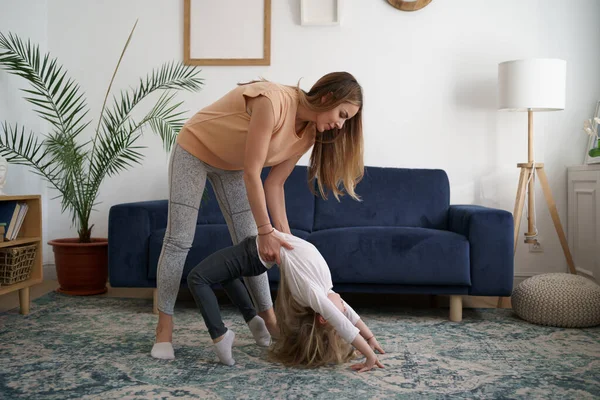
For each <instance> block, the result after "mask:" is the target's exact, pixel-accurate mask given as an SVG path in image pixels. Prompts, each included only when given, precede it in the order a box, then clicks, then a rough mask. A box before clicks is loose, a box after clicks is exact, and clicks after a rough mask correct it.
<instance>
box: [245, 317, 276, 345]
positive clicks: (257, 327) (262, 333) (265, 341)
mask: <svg viewBox="0 0 600 400" xmlns="http://www.w3.org/2000/svg"><path fill="white" fill-rule="evenodd" d="M248 327H249V328H250V332H252V336H254V340H255V341H256V344H257V345H259V346H262V347H269V345H270V344H271V334H270V333H269V330H268V329H267V325H265V320H264V319H262V318H261V317H259V316H258V315H257V316H256V317H254V318H252V319H251V320H250V322H248Z"/></svg>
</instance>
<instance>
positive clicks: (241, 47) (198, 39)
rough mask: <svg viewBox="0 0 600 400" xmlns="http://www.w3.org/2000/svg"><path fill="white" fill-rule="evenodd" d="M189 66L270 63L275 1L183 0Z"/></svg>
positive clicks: (185, 62) (184, 46) (184, 55)
mask: <svg viewBox="0 0 600 400" xmlns="http://www.w3.org/2000/svg"><path fill="white" fill-rule="evenodd" d="M183 13H184V17H183V59H184V64H186V65H270V64H271V0H243V1H239V0H219V1H214V0H183Z"/></svg>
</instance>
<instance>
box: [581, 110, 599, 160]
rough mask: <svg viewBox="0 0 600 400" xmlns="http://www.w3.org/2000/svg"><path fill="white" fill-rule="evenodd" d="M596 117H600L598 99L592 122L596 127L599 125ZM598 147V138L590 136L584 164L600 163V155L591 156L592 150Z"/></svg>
mask: <svg viewBox="0 0 600 400" xmlns="http://www.w3.org/2000/svg"><path fill="white" fill-rule="evenodd" d="M594 118H600V101H598V102H597V103H596V111H595V112H594V116H593V117H592V124H594V126H595V127H596V128H598V125H597V124H596V122H595V121H594ZM597 147H598V139H597V138H595V137H593V136H590V137H589V138H588V144H587V146H586V148H585V158H584V162H583V163H584V164H600V157H590V154H589V153H590V150H592V149H594V148H597Z"/></svg>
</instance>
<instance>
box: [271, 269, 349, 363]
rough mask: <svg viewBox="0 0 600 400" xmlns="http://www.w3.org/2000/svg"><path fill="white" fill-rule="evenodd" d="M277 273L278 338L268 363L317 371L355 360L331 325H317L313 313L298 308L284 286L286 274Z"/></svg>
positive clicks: (308, 308) (283, 272) (347, 344)
mask: <svg viewBox="0 0 600 400" xmlns="http://www.w3.org/2000/svg"><path fill="white" fill-rule="evenodd" d="M279 271H280V273H281V278H280V280H279V290H278V291H277V299H276V300H275V316H276V317H277V324H278V325H279V329H280V332H281V334H280V337H279V339H277V340H276V341H275V343H274V344H273V345H272V346H271V347H270V349H269V353H268V357H269V359H270V360H271V361H275V362H279V363H281V364H283V365H285V366H288V367H294V366H295V367H305V368H316V367H320V366H324V365H331V364H342V363H345V362H348V361H350V360H351V359H353V358H355V352H354V348H353V347H352V345H350V344H349V343H347V342H346V341H345V340H344V339H342V338H341V337H340V336H339V335H338V333H337V332H336V330H335V329H334V328H333V327H332V326H331V325H330V324H325V325H322V324H320V323H319V321H318V320H317V318H318V314H317V313H316V312H315V311H314V310H312V309H311V308H310V307H303V306H301V305H300V304H298V302H297V301H296V300H295V299H294V297H293V296H292V294H291V293H290V290H289V287H288V285H287V283H286V279H285V270H284V269H280V270H279Z"/></svg>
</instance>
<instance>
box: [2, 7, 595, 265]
mask: <svg viewBox="0 0 600 400" xmlns="http://www.w3.org/2000/svg"><path fill="white" fill-rule="evenodd" d="M299 3H300V0H287V1H283V0H275V1H273V8H272V61H271V65H270V66H266V67H221V66H219V67H202V69H203V72H202V76H203V77H204V78H205V79H206V86H205V88H204V90H203V91H201V92H200V93H197V94H187V93H186V94H182V95H180V98H181V99H182V100H184V101H185V107H186V109H187V110H189V112H188V115H190V116H191V115H192V113H193V112H195V111H196V110H198V109H199V108H201V107H203V106H205V105H207V104H209V103H211V102H212V101H214V100H216V99H217V98H218V97H219V96H220V95H222V94H223V93H225V92H226V91H228V90H230V89H231V88H233V87H234V85H235V84H236V83H237V82H240V81H245V80H250V79H254V78H256V77H259V76H264V77H265V78H268V79H271V80H274V81H278V82H281V83H287V84H295V83H296V82H297V81H298V79H300V78H302V83H301V85H302V86H303V87H304V88H305V89H308V88H309V87H310V86H311V85H312V84H313V83H314V81H315V80H316V79H318V78H319V77H320V76H321V75H323V74H325V73H327V72H330V71H335V70H347V71H350V72H352V73H353V74H354V75H355V76H356V77H357V79H358V80H359V82H361V84H362V85H363V87H364V91H365V122H364V124H365V125H364V128H365V146H366V149H365V163H366V165H377V166H395V167H419V168H421V167H423V168H443V169H445V170H446V171H447V172H448V175H449V177H450V182H451V192H452V198H451V200H452V203H453V204H457V203H463V204H464V203H468V204H481V205H486V206H491V207H497V208H502V209H506V210H509V211H511V212H512V210H513V207H514V198H515V192H516V186H517V181H518V174H519V171H518V169H517V168H516V164H517V163H519V162H525V161H527V134H526V132H527V116H526V114H525V113H505V112H498V111H497V110H496V108H495V107H496V76H497V64H498V63H499V62H502V61H506V60H511V59H519V58H529V57H557V58H563V59H565V60H567V87H568V92H567V105H566V109H565V110H564V111H561V112H554V113H538V114H535V131H536V135H535V138H536V143H535V150H536V161H538V162H544V163H545V165H546V170H547V173H548V176H549V179H550V185H551V187H552V190H553V192H554V196H555V199H556V203H557V205H558V208H559V212H560V216H561V219H562V221H563V224H564V226H565V228H566V208H567V204H566V199H567V196H566V167H567V166H568V165H573V164H580V163H581V162H582V160H583V154H584V150H585V145H586V143H587V137H586V135H585V134H584V133H583V132H582V130H581V126H582V124H583V120H584V119H585V118H588V117H589V116H590V115H591V114H592V113H593V110H594V107H595V102H596V101H597V100H598V99H600V73H599V72H598V71H600V56H599V55H598V52H597V51H596V50H597V49H598V48H600V28H599V25H598V22H597V16H598V15H600V2H598V1H596V0H575V1H573V2H563V1H560V0H537V1H536V0H528V1H526V2H524V1H520V0H493V1H492V0H486V1H481V0H463V1H461V2H454V1H449V0H436V1H434V2H432V3H431V4H430V5H429V6H428V7H426V8H425V9H423V10H421V11H418V12H412V13H410V12H401V11H399V10H396V9H394V8H393V7H391V6H390V5H389V4H388V3H387V2H386V1H385V0H371V1H368V2H367V1H365V0H362V1H359V0H345V1H344V15H343V22H342V25H341V26H336V27H303V26H301V25H300V6H299ZM0 8H1V9H2V10H3V11H4V10H7V9H8V10H10V13H9V14H10V15H8V16H7V15H6V14H4V12H3V13H2V15H1V16H0V24H1V25H0V30H2V31H5V30H6V27H7V26H9V27H11V26H12V27H15V28H14V29H15V30H16V31H17V32H18V33H20V34H29V35H32V36H33V37H34V39H37V40H39V41H41V42H46V43H47V46H48V48H49V49H50V51H51V52H52V54H53V55H54V56H58V57H59V59H60V60H61V62H62V63H63V64H64V65H65V66H66V67H67V68H68V69H69V71H70V74H71V76H72V77H73V78H75V79H76V80H77V81H78V82H79V83H80V84H81V86H82V87H83V88H84V90H85V92H86V94H87V96H88V104H89V106H90V109H91V114H90V116H91V117H93V118H94V120H95V121H97V120H96V117H97V114H98V112H99V110H100V106H101V103H102V100H103V96H104V92H105V90H106V86H107V84H108V82H109V80H110V77H111V74H112V72H113V68H114V66H115V64H116V62H117V60H118V57H119V54H120V51H121V48H122V46H123V44H124V43H125V40H126V39H127V35H128V34H129V31H130V29H131V27H132V26H133V24H134V22H135V20H136V19H139V23H138V27H137V29H136V32H135V35H134V37H133V40H132V42H131V44H130V48H129V50H128V53H127V54H126V56H125V59H124V61H123V64H122V66H121V71H120V73H119V75H118V77H117V80H116V82H115V88H116V89H120V88H126V87H127V86H128V85H134V84H135V83H136V79H137V78H138V77H140V76H143V75H144V74H146V73H147V72H149V71H150V70H151V69H152V68H153V67H157V66H159V65H160V64H161V63H163V62H165V61H170V60H181V59H182V43H183V39H182V32H183V24H182V21H183V2H182V1H180V0H177V1H176V0H128V1H127V2H122V1H116V0H105V1H100V0H96V1H75V0H48V1H35V2H34V1H31V0H29V1H25V2H23V1H18V0H0ZM32 12H34V15H35V17H36V18H37V19H38V20H39V21H37V22H36V21H35V20H34V21H32V20H31V15H32ZM44 14H45V17H44ZM11 24H12V25H11ZM46 24H47V36H44V33H45V29H44V28H43V27H44V26H45V25H46ZM213 39H214V40H218V38H213ZM6 80H8V78H7V77H6V74H5V73H1V74H0V84H2V85H3V88H4V87H5V86H4V85H6V84H5V83H4V82H5V81H6ZM19 99H20V95H19V94H18V92H17V91H16V89H15V87H14V85H13V86H10V87H8V90H6V91H5V90H3V91H2V93H0V104H1V105H2V106H3V107H4V105H5V104H8V103H10V104H11V107H15V108H16V109H17V110H18V113H16V114H12V113H8V114H7V115H8V117H7V118H8V119H9V120H14V119H15V117H16V116H20V115H21V114H22V113H24V112H25V110H27V109H28V108H29V105H28V104H27V103H25V102H22V101H20V100H19ZM12 103H18V105H16V104H15V105H12ZM0 112H1V113H2V115H4V114H5V113H4V112H3V111H0ZM23 118H25V117H23ZM26 121H29V118H28V117H27V119H26ZM144 144H145V145H146V146H148V148H147V149H146V150H145V154H146V159H145V161H144V164H143V165H142V166H137V167H135V168H133V169H131V170H129V171H128V172H125V173H122V174H121V175H119V176H118V177H115V178H113V179H110V180H107V181H106V182H105V184H104V185H103V186H102V191H101V194H100V198H99V200H100V201H101V202H102V203H101V204H100V205H99V206H98V208H97V209H98V212H96V213H95V214H93V218H92V219H93V221H92V222H93V223H95V235H97V236H106V234H107V216H108V210H109V208H110V206H112V205H113V204H117V203H121V202H130V201H140V200H150V199H163V198H166V193H167V180H166V173H167V155H166V154H165V152H164V151H163V150H162V148H161V144H160V141H159V140H158V139H157V138H156V137H154V136H147V137H146V138H145V139H144ZM307 159H308V156H306V157H304V158H303V159H302V160H301V161H300V164H306V162H307ZM13 178H14V176H13ZM9 184H10V189H11V191H12V192H22V191H24V190H26V191H32V190H33V189H35V187H34V188H31V187H22V188H21V187H20V186H19V185H20V181H15V180H14V179H13V180H11V181H10V182H9ZM54 193H55V192H52V191H50V192H49V193H48V195H51V194H54ZM536 196H537V202H536V204H537V219H538V229H539V232H540V234H539V240H540V241H541V242H542V244H543V246H544V247H545V252H544V253H542V254H530V253H528V252H527V248H526V247H525V246H524V245H523V244H521V245H519V249H518V254H517V258H516V269H517V275H530V274H533V273H539V272H546V271H548V272H549V271H564V270H566V263H565V260H564V257H563V256H562V252H561V248H560V245H559V242H558V239H557V236H556V234H555V232H554V228H553V225H552V221H551V219H550V218H549V214H548V212H547V210H546V208H545V203H544V201H543V196H542V191H541V189H540V188H539V187H538V188H537V189H536ZM59 211H60V205H59V202H58V200H53V201H50V202H49V204H48V205H47V207H46V209H45V213H46V215H47V216H48V223H47V229H45V234H46V238H55V237H64V236H74V235H75V231H74V229H70V228H69V225H70V220H69V218H68V215H60V213H59ZM63 224H64V225H63ZM59 225H63V226H60V227H59ZM525 227H526V220H525V219H524V220H523V229H525ZM45 260H46V261H49V262H51V261H52V254H51V252H49V251H46V254H45Z"/></svg>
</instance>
